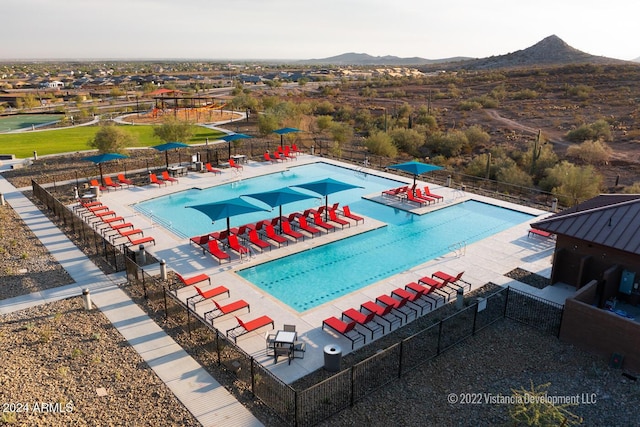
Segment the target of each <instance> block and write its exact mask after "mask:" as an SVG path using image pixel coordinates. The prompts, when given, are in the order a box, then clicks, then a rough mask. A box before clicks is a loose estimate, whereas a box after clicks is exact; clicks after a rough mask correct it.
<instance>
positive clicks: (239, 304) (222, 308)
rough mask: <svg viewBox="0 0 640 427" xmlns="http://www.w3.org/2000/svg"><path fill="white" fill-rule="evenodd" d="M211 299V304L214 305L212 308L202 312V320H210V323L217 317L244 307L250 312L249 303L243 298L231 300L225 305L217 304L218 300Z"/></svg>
mask: <svg viewBox="0 0 640 427" xmlns="http://www.w3.org/2000/svg"><path fill="white" fill-rule="evenodd" d="M211 301H213V304H214V305H215V307H214V309H213V310H209V311H207V312H206V313H204V320H205V321H211V325H213V320H214V319H217V318H218V317H222V316H224V315H226V314H230V313H233V312H235V311H239V310H242V309H243V308H246V309H247V310H249V312H251V307H250V306H249V303H248V302H246V301H245V300H243V299H239V300H237V301H233V302H230V303H229V304H225V305H220V304H218V302H217V301H216V300H214V299H212V300H211Z"/></svg>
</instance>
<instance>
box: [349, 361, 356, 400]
mask: <svg viewBox="0 0 640 427" xmlns="http://www.w3.org/2000/svg"><path fill="white" fill-rule="evenodd" d="M349 369H351V398H350V399H349V400H350V402H349V404H350V406H351V407H353V405H355V401H356V393H355V391H354V390H355V381H356V380H355V378H354V377H355V372H354V369H353V366H352V367H351V368H349Z"/></svg>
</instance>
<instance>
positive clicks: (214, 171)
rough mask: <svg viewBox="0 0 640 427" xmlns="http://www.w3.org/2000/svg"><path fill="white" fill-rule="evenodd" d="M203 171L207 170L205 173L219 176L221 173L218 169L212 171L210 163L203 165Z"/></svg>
mask: <svg viewBox="0 0 640 427" xmlns="http://www.w3.org/2000/svg"><path fill="white" fill-rule="evenodd" d="M204 167H205V169H206V170H207V172H211V173H214V174H216V173H217V174H219V175H222V171H221V170H220V169H214V168H213V167H211V163H205V164H204Z"/></svg>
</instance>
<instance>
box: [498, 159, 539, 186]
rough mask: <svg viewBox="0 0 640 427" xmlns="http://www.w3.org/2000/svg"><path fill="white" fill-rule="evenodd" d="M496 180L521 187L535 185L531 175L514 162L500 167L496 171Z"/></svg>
mask: <svg viewBox="0 0 640 427" xmlns="http://www.w3.org/2000/svg"><path fill="white" fill-rule="evenodd" d="M496 180H498V181H500V182H505V183H507V184H513V185H519V186H520V187H533V180H532V179H531V175H529V174H528V173H527V172H525V171H523V170H522V169H520V168H519V167H518V165H516V164H515V162H513V163H512V164H510V165H509V166H507V167H503V168H500V170H498V172H497V173H496Z"/></svg>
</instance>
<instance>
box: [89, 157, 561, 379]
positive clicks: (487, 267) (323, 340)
mask: <svg viewBox="0 0 640 427" xmlns="http://www.w3.org/2000/svg"><path fill="white" fill-rule="evenodd" d="M317 161H323V162H326V163H331V164H336V165H338V166H343V167H352V166H351V165H346V164H344V163H341V162H337V161H334V160H331V159H326V158H320V157H315V156H311V155H302V156H299V157H298V160H296V161H292V162H283V163H278V164H270V163H269V164H267V163H263V162H250V163H249V164H246V165H244V169H243V171H242V172H241V173H237V172H236V171H233V170H229V169H225V170H224V171H223V174H222V175H214V174H211V173H197V172H190V173H189V174H187V175H185V176H182V177H179V182H178V183H177V184H175V185H168V186H166V187H158V186H155V185H154V186H151V185H148V186H144V187H135V188H131V189H123V190H115V191H110V192H106V193H104V194H103V195H102V197H101V201H102V202H103V203H104V204H106V205H107V206H109V208H110V209H111V210H114V211H115V212H117V214H118V215H120V216H123V217H124V218H125V219H126V221H127V222H131V223H133V224H134V226H135V228H140V229H142V230H143V231H144V233H145V236H153V237H154V238H155V239H156V244H155V246H147V247H146V249H148V251H149V252H150V253H152V254H153V255H154V256H155V257H156V258H158V259H163V260H165V261H166V263H167V266H168V267H169V268H171V269H173V270H175V271H177V272H178V273H180V274H182V275H185V276H191V275H195V274H200V273H205V274H207V275H209V276H210V277H211V280H212V285H224V286H226V287H227V288H229V290H230V292H231V296H230V298H226V299H223V300H221V301H220V302H225V301H229V302H230V301H235V300H237V299H244V300H245V301H247V302H248V303H249V304H250V305H251V313H249V314H247V313H246V311H244V312H240V313H241V314H240V315H239V316H240V317H241V318H242V319H244V320H248V319H253V318H256V317H259V316H262V315H268V316H270V317H271V318H272V319H273V320H274V321H275V326H276V329H281V328H282V325H283V324H294V325H296V328H297V332H298V339H299V340H301V341H303V342H305V343H306V353H305V357H304V359H294V360H293V361H292V363H291V364H290V365H289V364H287V362H286V360H285V359H283V358H281V359H279V361H278V363H277V364H274V361H273V357H268V356H267V355H266V351H265V342H264V333H265V331H266V330H268V328H262V329H260V330H259V331H257V332H253V333H250V334H247V335H245V336H243V337H241V338H239V339H238V345H239V346H241V347H242V348H243V349H244V350H245V351H246V352H247V353H249V354H251V355H252V356H253V357H255V358H256V360H257V361H259V362H260V363H262V364H263V365H265V366H266V367H268V368H269V369H270V370H271V371H272V372H273V373H274V374H275V375H277V376H278V377H279V378H280V379H282V380H283V381H284V382H287V383H291V382H293V381H295V380H297V379H298V378H301V377H303V376H305V375H306V374H308V373H310V372H313V371H315V370H317V369H319V368H322V367H323V365H324V353H323V348H324V346H325V345H328V344H337V345H339V346H340V347H341V349H342V351H343V354H346V353H349V352H351V342H350V341H349V340H347V339H346V338H344V337H342V336H340V335H336V334H333V333H330V332H326V331H323V330H322V321H323V320H324V319H326V318H328V317H331V316H336V317H340V315H341V313H342V312H343V311H344V310H346V309H349V308H352V307H354V308H359V307H360V304H362V303H363V302H365V301H369V300H375V298H376V297H377V296H379V295H381V294H389V293H390V292H391V291H392V290H393V289H395V288H398V287H402V288H403V287H404V285H405V284H407V283H409V282H411V281H417V279H419V278H420V277H423V276H426V275H430V274H431V273H432V272H434V271H436V270H443V271H447V272H451V273H452V274H455V273H457V272H459V271H465V274H464V278H465V279H466V280H467V281H468V282H470V283H471V285H472V289H477V288H479V287H481V286H482V285H484V284H485V283H487V282H493V283H496V284H498V285H501V286H512V287H515V288H518V289H523V290H525V291H527V292H530V293H532V294H535V295H538V296H540V297H542V298H546V299H550V300H553V301H556V302H561V303H563V302H564V299H565V298H566V297H567V296H568V295H570V294H571V293H572V291H573V289H569V288H567V289H562V288H559V287H555V286H548V287H547V288H545V289H543V290H539V289H536V288H533V287H530V286H528V285H524V284H522V283H519V282H516V281H514V280H512V279H509V278H507V277H506V276H504V274H506V273H507V272H509V271H511V270H513V269H514V268H517V267H519V268H522V269H525V270H527V271H531V272H534V273H537V274H540V275H543V276H545V277H549V276H550V271H551V255H552V253H553V247H554V244H553V242H551V241H547V240H544V239H540V238H537V237H536V236H533V237H528V235H527V234H528V233H527V231H528V229H529V224H528V223H525V224H521V225H518V226H515V227H512V228H510V229H508V230H505V231H503V232H501V233H498V234H496V235H493V236H491V237H489V238H486V239H483V240H481V241H479V242H476V243H473V244H471V245H468V246H463V245H461V246H460V247H459V248H456V250H455V251H452V252H451V253H449V254H446V255H444V256H442V257H440V258H437V259H434V260H431V261H429V262H427V263H424V264H422V265H419V266H416V267H414V268H412V269H410V270H408V271H406V272H403V273H402V274H399V275H396V276H394V277H391V278H389V279H385V280H382V281H380V282H377V283H374V284H372V285H370V286H367V287H365V288H363V289H360V290H358V291H355V292H353V293H351V294H349V295H347V296H344V297H341V298H338V299H336V300H334V301H331V302H328V303H326V304H323V305H321V306H319V307H316V308H313V309H310V310H308V311H306V312H303V313H298V312H296V311H294V310H293V309H291V308H289V307H288V306H287V305H285V304H283V303H281V302H280V301H278V300H276V299H275V298H273V297H271V296H270V295H268V294H266V293H264V292H262V291H261V290H260V289H258V288H257V287H255V286H254V285H253V284H251V283H249V282H247V281H246V280H244V279H243V278H241V277H240V276H239V275H237V274H235V271H237V270H239V269H243V268H246V267H248V266H250V265H253V264H256V263H261V262H264V261H268V260H271V259H274V258H278V257H283V256H287V255H291V254H293V253H295V252H298V251H302V250H308V249H310V248H312V247H314V246H318V245H322V244H325V243H328V242H329V241H331V240H335V239H341V238H345V237H349V236H351V235H353V234H356V233H360V232H365V231H368V230H370V229H372V228H375V227H378V226H384V224H382V223H379V222H378V221H374V220H372V219H371V218H366V220H365V222H364V224H359V225H357V226H351V227H349V228H345V229H344V230H338V231H336V232H333V233H327V234H323V235H321V236H318V237H315V238H313V239H305V241H304V242H297V243H293V244H289V245H288V246H283V247H281V248H277V249H273V250H272V251H266V252H264V253H258V254H256V255H255V257H252V258H249V259H248V260H245V261H243V262H240V260H239V258H238V257H237V256H236V255H232V260H231V262H230V263H222V264H221V265H219V264H218V262H217V260H216V259H214V258H213V257H211V256H210V255H209V254H204V255H203V253H202V250H200V249H198V248H197V247H195V246H194V245H191V244H189V240H188V239H187V238H181V237H179V236H177V235H175V234H174V233H172V232H170V231H168V230H166V229H165V228H164V227H162V226H160V225H159V224H157V223H155V222H154V221H153V219H151V218H147V217H145V216H143V215H142V214H140V213H138V212H137V211H136V210H135V209H134V208H133V207H132V206H131V205H133V204H134V203H136V202H140V201H143V200H147V199H150V198H155V197H159V196H164V195H167V194H170V193H172V192H178V191H182V190H186V189H189V188H191V187H200V188H203V187H209V186H213V185H220V184H226V183H230V182H234V181H237V180H241V179H247V178H251V177H255V176H259V175H263V174H268V173H273V172H277V171H282V170H285V169H286V168H288V167H289V166H299V165H302V164H306V163H314V162H317ZM371 172H372V173H374V174H376V175H379V176H383V177H385V178H390V179H394V180H397V181H400V182H404V183H407V184H410V183H411V182H412V180H411V179H409V178H402V177H399V176H397V175H393V174H390V173H386V172H380V171H371ZM359 173H363V171H362V169H360V172H359ZM419 185H421V186H424V185H429V183H428V182H422V181H419ZM430 188H431V190H432V191H433V192H434V193H437V194H441V195H442V196H444V197H445V199H444V201H443V202H440V203H435V204H431V205H430V206H427V207H423V208H416V207H415V206H411V205H406V206H405V207H406V208H408V209H409V210H416V209H419V210H420V212H419V213H426V212H429V211H430V210H433V209H438V208H441V207H446V206H449V205H451V204H453V203H459V202H462V201H465V200H469V199H474V200H478V201H483V202H487V203H491V204H494V205H498V206H502V207H506V208H510V209H514V210H519V211H522V212H526V213H530V214H532V215H535V216H540V217H541V216H545V215H548V214H549V213H548V212H544V211H539V210H536V209H531V208H526V207H523V206H519V205H515V204H512V203H508V202H504V201H500V200H495V199H490V198H487V197H482V196H478V195H474V194H471V193H465V192H462V191H460V190H456V189H452V188H447V187H441V186H438V185H433V184H430ZM376 197H378V196H377V195H368V196H367V198H376ZM394 203H397V202H394ZM355 213H356V214H359V215H361V213H360V212H355ZM285 214H286V211H285ZM531 222H534V220H533V219H532V221H531ZM293 268H295V266H292V269H293ZM180 295H181V296H183V297H184V298H185V299H186V297H187V296H190V295H191V293H189V292H188V289H184V290H182V291H181V292H180ZM208 304H211V303H210V302H204V303H202V304H200V305H199V306H198V307H199V308H198V311H203V312H204V311H205V310H206V309H210V306H208ZM236 325H237V323H236V320H235V319H234V318H233V316H232V315H227V316H223V317H221V318H220V319H216V321H215V326H216V327H217V328H218V329H219V330H221V331H226V330H227V329H230V328H232V327H234V326H236ZM359 345H361V344H357V345H356V348H358V346H359ZM367 345H369V341H368V340H367ZM374 345H375V344H374Z"/></svg>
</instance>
